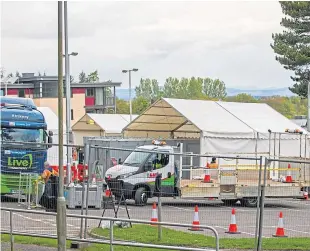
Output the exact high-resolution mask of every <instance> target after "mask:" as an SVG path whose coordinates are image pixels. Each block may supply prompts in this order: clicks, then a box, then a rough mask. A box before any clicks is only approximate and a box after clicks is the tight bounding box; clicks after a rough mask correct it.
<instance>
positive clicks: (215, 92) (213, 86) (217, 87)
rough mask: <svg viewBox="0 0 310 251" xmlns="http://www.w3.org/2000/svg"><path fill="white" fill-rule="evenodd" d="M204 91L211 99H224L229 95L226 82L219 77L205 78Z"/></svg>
mask: <svg viewBox="0 0 310 251" xmlns="http://www.w3.org/2000/svg"><path fill="white" fill-rule="evenodd" d="M203 92H204V94H205V95H206V96H207V97H209V98H211V99H224V98H225V97H226V95H227V93H226V86H225V83H224V82H223V81H221V80H219V79H211V78H205V79H204V80H203Z"/></svg>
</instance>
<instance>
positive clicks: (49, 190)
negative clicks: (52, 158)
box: [39, 161, 59, 212]
mask: <svg viewBox="0 0 310 251" xmlns="http://www.w3.org/2000/svg"><path fill="white" fill-rule="evenodd" d="M58 176H59V175H58V172H57V171H55V170H54V169H53V168H52V167H50V165H49V163H48V162H47V161H46V162H45V163H44V171H43V173H42V174H41V176H40V177H41V179H42V180H43V181H44V183H45V188H44V192H43V195H42V197H41V199H40V201H39V204H40V205H41V206H43V207H45V208H46V211H50V212H56V208H57V190H58V180H57V179H58Z"/></svg>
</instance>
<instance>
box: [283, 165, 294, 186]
mask: <svg viewBox="0 0 310 251" xmlns="http://www.w3.org/2000/svg"><path fill="white" fill-rule="evenodd" d="M285 182H286V183H292V182H293V179H292V174H291V164H288V166H287V175H286V178H285Z"/></svg>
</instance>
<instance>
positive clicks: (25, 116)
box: [0, 97, 53, 195]
mask: <svg viewBox="0 0 310 251" xmlns="http://www.w3.org/2000/svg"><path fill="white" fill-rule="evenodd" d="M52 136H53V133H52V132H47V124H46V121H45V118H44V115H43V114H42V113H41V112H40V111H39V110H38V109H37V107H36V105H35V104H34V102H33V100H32V99H28V98H11V97H1V175H0V179H1V195H5V194H14V193H18V192H19V187H20V184H21V185H22V186H21V189H23V192H24V193H26V192H28V191H25V187H26V186H27V182H28V183H29V181H26V180H25V177H26V176H25V174H26V173H32V174H40V173H42V171H43V169H44V162H45V161H46V160H47V151H48V148H49V147H50V146H48V145H44V144H42V143H52V141H53V140H52ZM23 142H25V143H31V144H23ZM32 143H33V144H32Z"/></svg>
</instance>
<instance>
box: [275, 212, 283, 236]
mask: <svg viewBox="0 0 310 251" xmlns="http://www.w3.org/2000/svg"><path fill="white" fill-rule="evenodd" d="M272 236H273V237H287V236H286V235H285V234H284V223H283V214H282V212H280V214H279V221H278V227H277V231H276V234H273V235H272Z"/></svg>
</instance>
